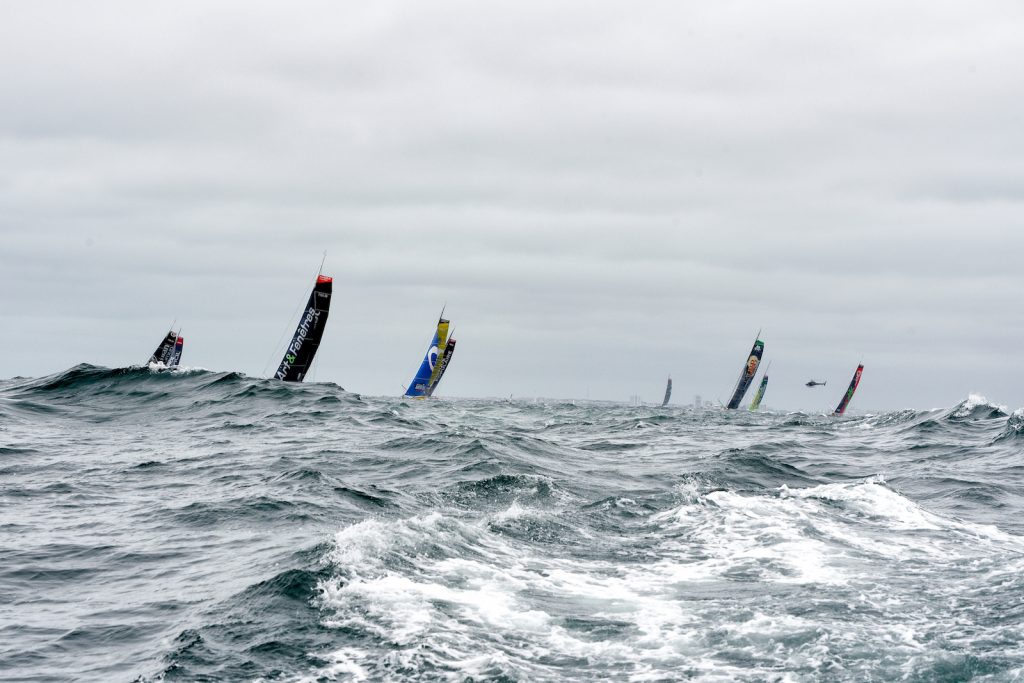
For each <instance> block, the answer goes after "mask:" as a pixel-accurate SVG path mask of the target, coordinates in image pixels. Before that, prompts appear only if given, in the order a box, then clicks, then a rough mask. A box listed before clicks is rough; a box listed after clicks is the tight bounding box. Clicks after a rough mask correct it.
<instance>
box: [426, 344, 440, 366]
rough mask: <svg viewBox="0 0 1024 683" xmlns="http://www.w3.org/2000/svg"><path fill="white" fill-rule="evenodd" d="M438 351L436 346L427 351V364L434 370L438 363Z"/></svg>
mask: <svg viewBox="0 0 1024 683" xmlns="http://www.w3.org/2000/svg"><path fill="white" fill-rule="evenodd" d="M437 354H438V350H437V347H436V346H431V347H430V350H429V351H427V363H428V364H429V365H430V369H431V370H433V369H434V364H435V363H437Z"/></svg>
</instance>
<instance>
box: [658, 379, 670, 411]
mask: <svg viewBox="0 0 1024 683" xmlns="http://www.w3.org/2000/svg"><path fill="white" fill-rule="evenodd" d="M670 398H672V375H669V377H668V384H666V385H665V398H664V399H663V400H662V401H661V405H662V407H665V406H667V405H668V400H669V399H670Z"/></svg>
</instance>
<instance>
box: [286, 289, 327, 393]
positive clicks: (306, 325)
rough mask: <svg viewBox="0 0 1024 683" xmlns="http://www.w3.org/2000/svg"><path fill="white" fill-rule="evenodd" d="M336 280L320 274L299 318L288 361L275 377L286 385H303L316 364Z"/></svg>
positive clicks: (288, 349)
mask: <svg viewBox="0 0 1024 683" xmlns="http://www.w3.org/2000/svg"><path fill="white" fill-rule="evenodd" d="M333 282H334V278H330V277H327V276H326V275H323V274H320V275H317V276H316V284H315V285H313V291H312V292H311V293H310V295H309V301H308V302H307V303H306V309H305V310H304V311H303V313H302V316H301V317H299V324H298V326H297V327H296V328H295V334H294V335H292V341H291V343H290V344H288V348H286V349H285V350H284V358H282V359H281V365H279V366H278V368H277V372H275V373H274V377H276V378H277V379H279V380H282V381H284V382H301V381H302V380H303V378H305V376H306V374H307V373H308V372H309V366H310V365H312V364H313V357H314V356H316V350H317V349H318V348H320V340H321V339H322V338H323V336H324V327H325V326H326V325H327V315H328V313H329V312H330V308H331V290H332V289H333Z"/></svg>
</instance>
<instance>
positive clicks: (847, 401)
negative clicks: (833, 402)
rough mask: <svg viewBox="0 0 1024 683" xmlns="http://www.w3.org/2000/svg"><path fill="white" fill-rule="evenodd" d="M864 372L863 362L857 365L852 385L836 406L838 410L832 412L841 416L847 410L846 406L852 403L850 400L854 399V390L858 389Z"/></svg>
mask: <svg viewBox="0 0 1024 683" xmlns="http://www.w3.org/2000/svg"><path fill="white" fill-rule="evenodd" d="M863 373H864V364H863V363H861V364H860V365H858V366H857V370H856V371H855V372H854V373H853V379H851V380H850V386H849V387H848V388H847V389H846V393H845V394H844V395H843V398H842V400H840V401H839V405H838V406H837V407H836V411H835V412H834V413H832V414H833V415H836V416H841V415H842V414H843V413H845V412H846V408H847V407H848V406H849V405H850V401H851V400H852V399H853V394H854V392H856V391H857V387H858V386H859V385H860V376H861V375H862V374H863Z"/></svg>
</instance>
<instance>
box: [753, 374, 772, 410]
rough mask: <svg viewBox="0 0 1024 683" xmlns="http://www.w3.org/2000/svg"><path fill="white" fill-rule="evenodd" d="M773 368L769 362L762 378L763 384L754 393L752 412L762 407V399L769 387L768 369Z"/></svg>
mask: <svg viewBox="0 0 1024 683" xmlns="http://www.w3.org/2000/svg"><path fill="white" fill-rule="evenodd" d="M771 369H772V364H771V362H769V363H768V367H767V368H765V369H764V377H762V378H761V386H759V387H758V388H757V393H756V394H754V400H753V401H751V402H750V410H751V412H753V411H756V410H758V409H759V408H760V407H761V400H762V399H763V398H764V390H765V389H767V388H768V371H769V370H771Z"/></svg>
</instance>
